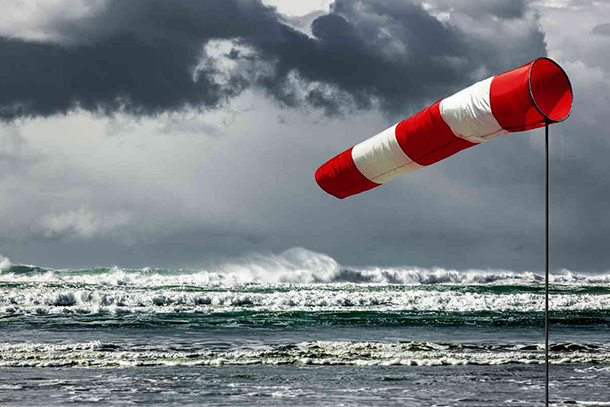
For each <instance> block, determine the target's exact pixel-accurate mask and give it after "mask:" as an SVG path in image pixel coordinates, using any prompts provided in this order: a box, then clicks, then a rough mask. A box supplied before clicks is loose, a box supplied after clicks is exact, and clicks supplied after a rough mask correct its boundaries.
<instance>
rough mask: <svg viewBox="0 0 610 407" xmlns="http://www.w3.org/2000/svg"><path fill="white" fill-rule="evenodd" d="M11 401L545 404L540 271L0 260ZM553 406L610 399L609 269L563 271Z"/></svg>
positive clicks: (0, 399) (289, 258) (0, 315)
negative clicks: (66, 264)
mask: <svg viewBox="0 0 610 407" xmlns="http://www.w3.org/2000/svg"><path fill="white" fill-rule="evenodd" d="M0 270H1V271H0V405H2V406H89V405H100V406H101V405H147V406H148V405H150V406H153V405H154V406H201V405H214V406H257V405H264V406H286V405H288V406H293V407H294V406H350V407H351V406H417V407H420V406H486V407H489V406H543V405H544V403H543V400H544V345H543V343H544V313H543V309H544V277H543V275H541V274H540V273H537V272H527V271H519V272H517V271H510V270H450V269H443V268H431V269H426V268H418V267H374V266H372V267H346V266H343V265H340V264H339V263H338V262H337V261H335V260H334V259H333V258H331V257H329V256H327V255H324V254H320V253H315V252H312V251H309V250H306V249H300V248H295V249H291V250H288V251H286V252H284V253H281V254H266V255H260V254H259V255H249V256H244V257H242V258H240V259H238V260H233V261H226V262H218V263H215V264H213V265H210V266H206V267H205V268H193V269H177V270H170V269H161V268H154V267H146V268H124V267H119V266H110V267H108V266H106V267H90V268H78V269H54V268H49V267H43V266H34V265H22V264H13V263H11V262H10V261H9V260H8V259H7V258H0ZM550 292H551V297H550V307H551V311H550V323H551V325H550V340H551V346H550V361H551V364H550V394H551V405H553V406H573V405H577V406H578V405H582V406H610V273H608V272H600V273H597V274H591V273H578V272H572V271H567V270H556V271H553V273H552V276H551V291H550Z"/></svg>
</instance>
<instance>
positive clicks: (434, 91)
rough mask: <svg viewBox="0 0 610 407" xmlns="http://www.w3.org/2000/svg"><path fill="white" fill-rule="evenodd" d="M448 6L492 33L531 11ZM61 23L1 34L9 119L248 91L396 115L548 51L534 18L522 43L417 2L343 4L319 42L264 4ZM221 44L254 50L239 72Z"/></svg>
mask: <svg viewBox="0 0 610 407" xmlns="http://www.w3.org/2000/svg"><path fill="white" fill-rule="evenodd" d="M452 7H453V8H452V9H451V10H452V12H459V13H462V14H464V15H472V16H475V17H477V18H480V19H483V20H484V19H485V18H488V20H489V21H492V20H491V19H493V21H495V23H494V24H496V26H497V27H496V28H501V26H502V24H504V23H503V20H504V19H506V20H507V21H509V20H510V21H512V20H514V19H519V18H522V19H526V11H527V7H526V5H525V3H523V2H520V1H517V2H510V6H509V5H508V4H507V2H505V1H492V2H486V3H485V6H484V7H474V6H473V5H472V3H471V2H463V3H459V4H458V5H457V6H455V5H454V6H452ZM456 10H457V11H456ZM486 16H487V17H486ZM53 24H54V23H53V22H51V23H48V24H47V25H49V26H47V27H44V28H45V30H46V31H52V32H55V33H57V34H58V37H59V38H60V40H59V41H56V42H55V43H49V42H46V43H42V42H37V43H35V42H31V41H25V40H20V39H15V38H1V39H0V59H1V61H2V63H1V64H0V88H1V89H2V92H1V93H0V117H2V118H4V119H14V118H17V117H24V116H25V117H30V116H49V115H54V114H61V113H66V112H68V111H70V110H71V109H74V108H77V107H78V108H82V109H86V110H90V111H98V112H103V113H112V112H114V111H117V110H122V111H126V112H128V113H130V114H133V115H154V114H158V113H160V112H164V111H177V110H179V109H182V108H185V107H191V108H203V109H205V108H214V107H217V106H219V105H221V104H222V103H223V102H224V101H226V100H228V99H230V98H232V97H234V96H235V95H237V94H239V93H241V92H242V91H243V90H244V89H247V88H249V87H252V86H256V87H259V88H260V87H262V88H263V89H265V90H266V91H267V93H268V94H269V95H271V96H272V97H273V98H274V99H275V100H277V101H278V102H279V103H280V104H282V105H285V106H291V107H297V106H304V105H308V106H312V107H314V108H319V109H322V110H324V111H325V112H326V113H327V114H329V115H332V114H337V113H340V112H342V111H344V110H345V109H346V108H359V109H365V108H369V107H371V106H372V104H373V103H375V102H379V103H380V105H381V107H382V109H384V110H385V111H386V112H390V113H392V112H396V111H404V110H405V109H407V108H409V107H411V108H414V107H418V106H419V105H421V104H423V103H426V102H429V101H430V100H431V99H439V98H440V97H442V96H444V95H446V94H447V93H448V92H449V91H453V90H457V89H459V88H460V87H462V86H465V85H467V84H469V83H471V82H472V81H473V80H476V79H481V78H480V77H481V76H482V75H483V76H485V75H491V74H493V73H495V72H497V71H498V70H504V69H508V68H512V67H513V66H514V65H515V64H519V63H522V62H526V61H527V60H529V59H533V58H534V57H536V56H539V55H541V54H544V53H545V47H544V41H543V35H542V34H541V33H540V31H539V30H538V27H537V25H536V24H535V23H532V24H526V25H527V30H526V32H525V33H523V35H522V36H519V37H510V35H508V36H507V35H506V33H502V30H501V29H499V30H498V34H497V35H496V36H486V35H481V34H480V33H476V32H469V31H468V30H467V29H465V27H462V26H459V25H456V24H452V23H441V22H440V21H439V20H438V19H437V18H435V17H434V16H433V15H431V14H430V12H429V11H426V9H425V8H424V7H423V6H422V5H421V4H419V3H416V2H397V1H390V0H370V1H347V0H337V1H336V2H335V3H334V4H333V6H332V7H331V11H330V12H329V13H328V14H324V15H321V16H319V17H317V18H315V20H314V21H313V23H312V25H311V32H312V34H313V37H311V36H308V35H306V34H304V33H302V32H300V31H298V30H297V29H295V28H292V27H291V26H289V25H288V24H287V23H286V22H285V20H283V18H282V17H281V16H279V15H278V14H277V13H276V12H275V10H274V9H273V8H269V7H266V6H264V5H263V4H262V3H261V2H260V1H258V0H206V1H195V0H182V1H173V2H163V1H129V2H124V1H118V0H110V1H108V2H107V3H105V6H104V7H103V8H102V9H101V10H98V11H97V12H96V13H94V14H93V15H91V16H87V17H84V18H82V19H80V20H77V21H68V22H66V21H61V22H57V23H55V25H53ZM218 39H219V40H229V41H233V42H234V44H235V46H236V47H238V46H247V47H248V48H249V50H250V51H251V52H249V53H248V54H247V55H244V54H243V53H240V52H239V51H238V50H237V49H235V50H234V51H232V52H230V53H229V54H228V55H226V56H225V57H226V58H229V59H231V60H233V61H235V62H237V64H238V66H239V67H242V68H243V69H237V70H235V71H234V72H230V73H228V74H227V73H226V72H222V70H221V69H220V68H217V67H216V64H214V60H213V57H211V56H209V55H206V53H205V52H204V46H205V45H206V44H207V43H208V42H209V41H210V40H218ZM507 44H510V46H509V47H508V48H507ZM507 50H508V51H509V52H508V53H507ZM256 64H257V65H256ZM261 64H262V65H263V66H264V67H265V69H262V70H260V69H258V67H260V66H261ZM219 74H225V79H224V80H222V81H219V80H218V75H219ZM227 75H228V76H227ZM295 78H296V79H295Z"/></svg>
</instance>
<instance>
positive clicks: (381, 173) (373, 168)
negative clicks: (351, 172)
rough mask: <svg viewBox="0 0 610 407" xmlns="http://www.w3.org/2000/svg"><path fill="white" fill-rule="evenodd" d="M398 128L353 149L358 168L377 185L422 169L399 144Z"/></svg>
mask: <svg viewBox="0 0 610 407" xmlns="http://www.w3.org/2000/svg"><path fill="white" fill-rule="evenodd" d="M396 126H397V125H394V126H392V127H390V128H389V129H386V130H384V131H382V132H381V133H379V134H377V135H376V136H374V137H371V138H370V139H368V140H365V141H363V142H362V143H360V144H357V145H356V146H354V148H353V149H352V158H353V159H354V163H355V165H356V168H358V170H360V172H361V173H362V174H363V175H364V176H365V177H366V178H368V179H369V180H370V181H373V182H375V183H377V184H383V183H385V182H388V181H389V180H391V179H392V178H395V177H397V176H399V175H401V174H404V173H406V172H410V171H415V170H417V169H419V168H421V166H420V165H419V164H417V163H416V162H414V161H413V160H412V159H411V158H410V157H409V156H408V155H407V154H405V152H404V151H403V149H402V148H401V147H400V145H399V144H398V141H397V140H396Z"/></svg>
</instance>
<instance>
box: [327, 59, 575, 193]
mask: <svg viewBox="0 0 610 407" xmlns="http://www.w3.org/2000/svg"><path fill="white" fill-rule="evenodd" d="M572 101H573V94H572V87H571V85H570V80H569V79H568V76H567V75H566V73H565V72H564V70H563V69H562V68H561V67H560V66H559V65H558V64H557V63H556V62H554V61H553V60H551V59H549V58H538V59H535V60H534V61H531V62H529V63H527V64H525V65H523V66H521V67H519V68H516V69H513V70H512V71H508V72H505V73H502V74H500V75H496V76H493V77H491V78H488V79H485V80H483V81H480V82H477V83H475V84H474V85H472V86H470V87H468V88H466V89H464V90H462V91H460V92H458V93H456V94H454V95H452V96H449V97H447V98H445V99H443V100H440V101H438V102H436V103H434V104H433V105H432V106H429V107H427V108H425V109H423V110H422V111H420V112H419V113H417V114H415V115H414V116H411V117H409V118H408V119H405V120H403V121H401V122H400V123H398V124H395V125H394V126H392V127H390V128H389V129H387V130H384V131H382V132H381V133H379V134H377V135H376V136H373V137H371V138H369V139H368V140H365V141H363V142H362V143H360V144H357V145H355V146H354V147H352V148H350V149H349V150H346V151H344V152H343V153H341V154H339V155H337V156H336V157H334V158H332V159H331V160H329V161H328V162H326V163H325V164H324V165H322V166H321V167H320V168H318V170H317V171H316V182H317V183H318V185H319V186H320V187H321V188H322V189H323V190H324V191H326V192H328V193H329V194H331V195H334V196H335V197H337V198H340V199H343V198H346V197H348V196H351V195H355V194H358V193H360V192H364V191H367V190H369V189H372V188H375V187H378V186H379V185H381V184H384V183H386V182H388V181H389V180H391V179H393V178H395V177H397V176H399V175H401V174H404V173H407V172H412V171H415V170H418V169H420V168H422V167H425V166H428V165H431V164H434V163H436V162H437V161H440V160H442V159H444V158H447V157H449V156H451V155H453V154H455V153H457V152H459V151H462V150H464V149H466V148H469V147H472V146H475V145H477V144H479V143H482V142H484V141H487V140H490V139H492V138H495V137H498V136H500V135H502V134H506V133H512V132H517V131H524V130H530V129H535V128H538V127H542V126H544V125H545V123H547V122H548V123H556V122H560V121H563V120H565V119H567V118H568V116H569V115H570V112H571V111H572Z"/></svg>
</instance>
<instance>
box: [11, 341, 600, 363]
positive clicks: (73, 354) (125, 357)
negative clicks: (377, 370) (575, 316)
mask: <svg viewBox="0 0 610 407" xmlns="http://www.w3.org/2000/svg"><path fill="white" fill-rule="evenodd" d="M553 346H554V348H552V351H551V354H550V363H551V364H595V365H604V364H608V363H610V349H608V346H607V345H602V344H579V343H567V344H553ZM542 363H544V353H543V352H542V345H541V344H521V345H520V344H455V343H433V342H347V341H310V342H301V343H291V344H274V345H255V346H242V347H233V348H229V349H226V348H224V349H217V348H213V347H209V348H206V347H204V346H202V347H200V348H199V349H193V348H192V347H189V348H188V349H187V348H185V349H180V348H179V347H176V346H172V347H171V348H169V347H164V346H154V345H137V346H136V345H116V344H111V343H102V342H99V341H94V342H87V343H75V344H55V345H54V344H8V343H3V344H0V367H135V366H151V367H153V366H222V365H256V364H270V365H281V364H295V365H316V366H325V365H326V366H329V365H355V366H376V365H383V366H393V365H396V366H455V365H504V364H542Z"/></svg>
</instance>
